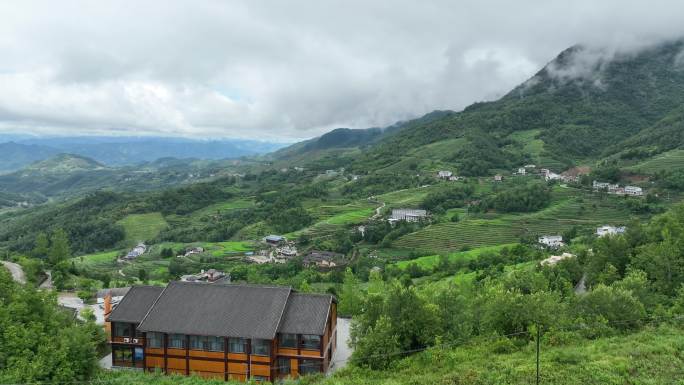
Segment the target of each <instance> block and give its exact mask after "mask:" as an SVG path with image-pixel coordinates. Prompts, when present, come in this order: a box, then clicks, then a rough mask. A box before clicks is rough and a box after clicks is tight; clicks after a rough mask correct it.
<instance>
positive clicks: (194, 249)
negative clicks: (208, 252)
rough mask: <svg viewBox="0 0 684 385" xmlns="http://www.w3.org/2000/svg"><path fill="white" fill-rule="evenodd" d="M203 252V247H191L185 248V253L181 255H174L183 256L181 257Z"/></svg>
mask: <svg viewBox="0 0 684 385" xmlns="http://www.w3.org/2000/svg"><path fill="white" fill-rule="evenodd" d="M202 253H204V247H199V246H197V247H191V248H189V249H187V250H185V253H184V254H183V255H178V256H176V257H177V258H183V257H189V256H191V255H197V254H202Z"/></svg>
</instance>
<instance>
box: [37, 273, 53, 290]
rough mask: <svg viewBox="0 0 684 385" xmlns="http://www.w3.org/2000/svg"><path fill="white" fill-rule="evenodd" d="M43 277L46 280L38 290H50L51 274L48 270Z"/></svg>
mask: <svg viewBox="0 0 684 385" xmlns="http://www.w3.org/2000/svg"><path fill="white" fill-rule="evenodd" d="M45 275H47V278H46V279H45V281H43V283H41V284H40V286H38V288H39V289H44V290H52V272H51V271H50V270H46V271H45Z"/></svg>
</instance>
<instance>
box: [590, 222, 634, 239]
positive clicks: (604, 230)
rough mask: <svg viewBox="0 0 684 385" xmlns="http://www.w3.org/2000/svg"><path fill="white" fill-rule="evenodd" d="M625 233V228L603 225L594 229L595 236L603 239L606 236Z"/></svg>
mask: <svg viewBox="0 0 684 385" xmlns="http://www.w3.org/2000/svg"><path fill="white" fill-rule="evenodd" d="M625 231H627V228H626V227H624V226H622V227H615V226H609V225H604V226H601V227H597V228H596V235H597V236H598V237H599V238H600V237H605V236H607V235H617V234H624V233H625Z"/></svg>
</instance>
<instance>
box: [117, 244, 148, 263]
mask: <svg viewBox="0 0 684 385" xmlns="http://www.w3.org/2000/svg"><path fill="white" fill-rule="evenodd" d="M146 251H147V245H145V244H144V243H142V242H141V243H138V245H137V246H135V247H134V248H133V249H132V250H131V251H129V252H128V254H126V256H125V257H124V258H123V259H125V260H129V261H130V260H132V259H136V258H138V257H139V256H141V255H143V254H145V252H146Z"/></svg>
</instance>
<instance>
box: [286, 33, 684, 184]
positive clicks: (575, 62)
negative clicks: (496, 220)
mask: <svg viewBox="0 0 684 385" xmlns="http://www.w3.org/2000/svg"><path fill="white" fill-rule="evenodd" d="M683 52H684V42H683V41H673V42H668V43H664V44H660V45H657V46H652V47H649V48H646V49H642V50H639V51H633V52H612V51H609V50H600V49H595V48H589V47H585V46H579V45H578V46H573V47H571V48H568V49H567V50H565V51H563V52H561V53H560V54H559V55H558V56H557V57H556V58H555V59H554V60H552V61H551V62H549V63H548V64H547V65H546V66H545V67H544V68H542V69H541V70H540V71H539V72H537V73H536V74H535V75H534V76H532V77H531V78H530V79H529V80H527V81H525V82H524V83H522V84H520V85H519V86H517V87H515V88H514V89H512V90H511V91H510V92H508V93H507V94H506V95H505V96H503V97H502V98H500V99H498V100H496V101H491V102H481V103H475V104H473V105H471V106H468V107H467V108H465V109H464V110H462V111H460V112H446V113H439V114H437V116H433V117H428V116H426V117H425V118H422V119H418V120H416V121H410V122H407V123H405V124H403V125H401V127H400V128H398V129H396V130H394V131H392V132H390V133H389V134H388V133H385V132H381V133H378V131H377V129H371V130H369V131H367V132H363V135H361V132H362V131H340V130H334V131H332V132H330V133H328V134H326V135H323V136H321V137H319V138H316V139H313V140H311V141H308V142H303V143H299V144H296V145H294V146H291V147H289V148H288V149H285V150H281V151H280V152H277V153H276V155H279V154H293V153H294V154H296V155H297V156H296V158H294V159H295V160H297V161H305V160H307V159H313V160H316V161H317V160H318V159H319V158H320V154H321V148H327V149H330V148H338V153H337V154H336V156H337V157H346V158H345V162H343V163H338V164H337V165H338V166H340V167H349V168H350V169H351V170H353V171H354V172H356V173H361V174H364V173H385V172H387V173H395V172H413V171H415V170H418V171H421V170H422V171H430V172H432V171H435V170H437V169H440V168H448V169H452V170H454V171H455V172H457V173H459V174H462V175H491V174H492V173H495V172H501V171H502V170H503V171H506V170H510V169H512V168H515V167H517V166H519V165H521V164H523V163H535V164H538V165H541V166H546V167H548V168H551V169H554V170H561V171H562V170H563V169H566V168H568V167H571V166H573V165H576V164H594V163H595V162H597V161H599V160H601V159H605V158H609V157H615V156H617V155H619V154H621V153H623V152H629V151H634V150H635V148H637V149H638V150H639V151H641V152H644V153H646V154H648V156H655V155H657V154H659V153H662V152H664V151H668V150H672V149H676V148H681V147H682V146H684V136H683V135H682V132H683V131H682V128H683V127H682V126H683V122H684V109H683V108H682V105H684V54H683ZM328 138H330V140H328ZM331 143H332V144H331ZM337 143H339V144H340V145H339V146H335V144H337ZM347 143H349V145H347ZM364 146H365V147H364ZM361 147H364V149H363V151H358V150H359V149H360V148H361ZM339 148H345V149H346V151H340V150H339ZM288 156H290V157H291V158H292V156H291V155H288ZM625 156H626V155H625ZM311 163H313V162H311ZM312 167H314V166H313V165H312Z"/></svg>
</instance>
